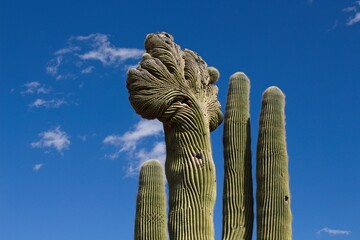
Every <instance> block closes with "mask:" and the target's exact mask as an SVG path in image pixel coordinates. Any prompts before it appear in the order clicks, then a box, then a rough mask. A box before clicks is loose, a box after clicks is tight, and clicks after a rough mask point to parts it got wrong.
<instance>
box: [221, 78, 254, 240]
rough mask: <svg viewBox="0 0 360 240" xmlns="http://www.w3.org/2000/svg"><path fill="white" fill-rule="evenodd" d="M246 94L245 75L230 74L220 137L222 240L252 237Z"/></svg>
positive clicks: (248, 238) (252, 216)
mask: <svg viewBox="0 0 360 240" xmlns="http://www.w3.org/2000/svg"><path fill="white" fill-rule="evenodd" d="M249 95H250V81H249V79H248V78H247V76H246V75H245V74H243V73H235V74H233V75H232V76H231V78H230V84H229V90H228V95H227V101H226V110H225V120H224V136H223V143H224V161H225V164H224V166H225V169H224V193H223V232H222V239H223V240H230V239H245V240H251V236H252V230H253V219H254V213H253V190H252V173H251V171H252V170H251V137H250V111H249Z"/></svg>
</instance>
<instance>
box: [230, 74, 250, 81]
mask: <svg viewBox="0 0 360 240" xmlns="http://www.w3.org/2000/svg"><path fill="white" fill-rule="evenodd" d="M230 80H237V81H240V80H241V81H246V82H249V83H250V80H249V78H248V77H247V76H246V74H245V73H243V72H236V73H234V74H233V75H231V77H230Z"/></svg>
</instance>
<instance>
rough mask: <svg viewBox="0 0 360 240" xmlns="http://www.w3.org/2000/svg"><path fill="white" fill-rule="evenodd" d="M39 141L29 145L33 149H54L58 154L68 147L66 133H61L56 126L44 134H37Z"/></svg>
mask: <svg viewBox="0 0 360 240" xmlns="http://www.w3.org/2000/svg"><path fill="white" fill-rule="evenodd" d="M39 137H40V140H38V141H36V142H32V143H31V144H30V145H31V147H33V148H55V149H56V150H57V151H58V152H60V153H62V151H63V150H65V149H68V148H69V146H70V140H69V136H68V135H67V134H66V132H63V131H61V129H60V127H59V126H57V127H56V128H54V129H50V130H48V131H45V132H41V133H39Z"/></svg>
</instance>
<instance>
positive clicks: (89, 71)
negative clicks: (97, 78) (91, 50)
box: [81, 66, 95, 74]
mask: <svg viewBox="0 0 360 240" xmlns="http://www.w3.org/2000/svg"><path fill="white" fill-rule="evenodd" d="M94 69H95V67H94V66H90V67H87V68H84V69H83V70H81V73H82V74H89V73H92V71H94Z"/></svg>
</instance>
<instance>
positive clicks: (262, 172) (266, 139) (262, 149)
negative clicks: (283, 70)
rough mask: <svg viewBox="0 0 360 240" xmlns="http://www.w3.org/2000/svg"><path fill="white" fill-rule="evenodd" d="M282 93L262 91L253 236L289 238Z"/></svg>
mask: <svg viewBox="0 0 360 240" xmlns="http://www.w3.org/2000/svg"><path fill="white" fill-rule="evenodd" d="M284 108H285V95H284V94H283V93H282V91H281V90H280V89H279V88H277V87H269V88H268V89H267V90H266V91H265V92H264V93H263V99H262V107H261V113H260V123H259V136H258V144H257V159H256V160H257V162H256V181H257V193H256V201H257V239H258V240H265V239H266V240H290V239H292V229H291V221H292V216H291V210H290V188H289V173H288V154H287V149H286V140H285V110H284Z"/></svg>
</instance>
